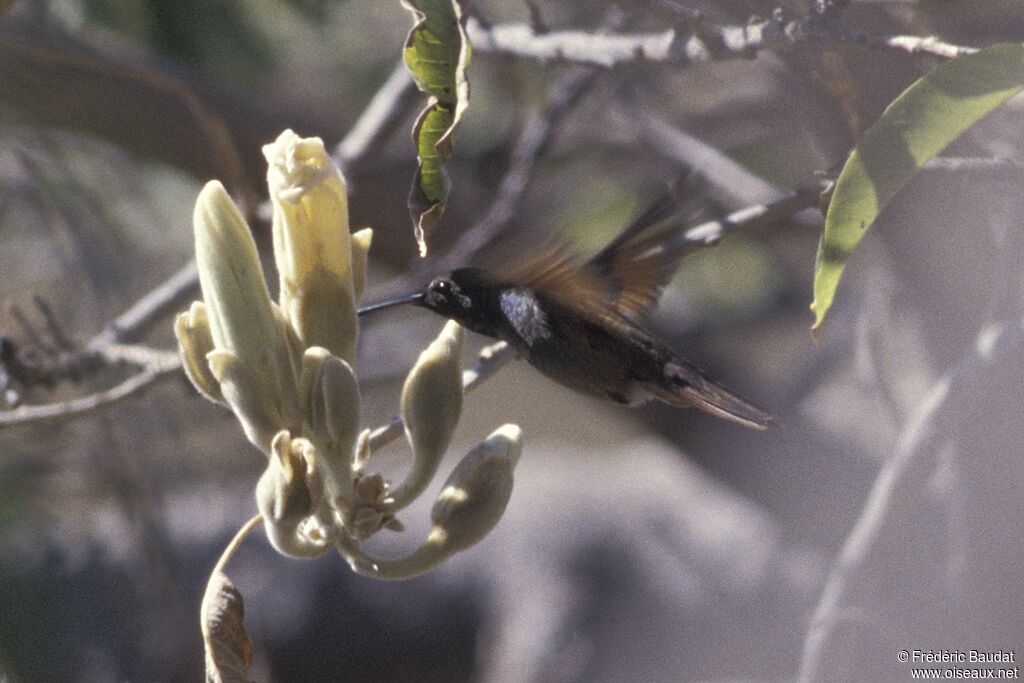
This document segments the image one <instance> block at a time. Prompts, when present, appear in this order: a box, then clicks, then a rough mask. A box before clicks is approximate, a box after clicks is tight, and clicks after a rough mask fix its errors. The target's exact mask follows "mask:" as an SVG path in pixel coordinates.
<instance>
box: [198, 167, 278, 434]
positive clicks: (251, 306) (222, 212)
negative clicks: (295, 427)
mask: <svg viewBox="0 0 1024 683" xmlns="http://www.w3.org/2000/svg"><path fill="white" fill-rule="evenodd" d="M194 227H195V238H196V263H197V265H198V269H199V282H200V284H201V285H202V290H203V299H204V301H205V313H206V318H207V321H208V326H209V330H210V338H211V340H212V342H213V349H214V350H213V351H211V352H209V353H208V354H207V361H208V362H209V364H210V366H209V367H210V371H211V374H212V375H213V377H214V378H215V379H216V380H217V381H218V383H219V384H220V394H221V396H223V399H224V400H225V401H226V402H227V404H228V405H229V406H231V408H232V409H233V410H234V411H235V413H236V414H237V415H238V417H239V420H240V421H241V422H242V426H243V427H244V428H245V432H246V435H247V436H248V437H249V440H250V441H252V442H253V443H254V444H256V446H258V447H259V448H260V449H262V450H263V451H264V452H265V453H268V452H269V449H270V440H271V439H272V438H273V435H274V434H276V433H277V431H278V430H280V429H282V428H285V427H287V426H289V425H290V424H292V423H293V422H294V418H293V414H294V412H295V411H294V407H293V406H294V404H295V403H296V398H297V397H296V396H295V378H294V368H293V363H292V361H291V359H290V356H291V352H290V351H289V343H288V339H287V335H286V334H285V333H284V330H283V329H282V328H281V327H280V325H279V323H278V321H277V317H276V315H275V312H274V308H273V304H272V303H271V301H270V295H269V293H268V292H267V285H266V282H265V281H264V279H263V270H262V268H261V267H260V262H259V255H258V253H257V251H256V243H255V242H254V241H253V239H252V235H251V233H250V232H249V227H248V226H247V225H246V224H245V220H244V219H243V218H242V215H241V214H240V213H239V211H238V208H237V207H236V206H235V203H234V202H233V201H231V198H230V197H229V196H228V194H227V192H226V191H225V190H224V187H223V186H222V185H221V184H220V183H219V182H217V181H211V182H209V183H207V184H206V186H205V187H204V188H203V190H202V191H201V192H200V193H199V197H198V199H197V200H196V208H195V214H194ZM186 362H188V359H186ZM200 375H201V373H197V376H200Z"/></svg>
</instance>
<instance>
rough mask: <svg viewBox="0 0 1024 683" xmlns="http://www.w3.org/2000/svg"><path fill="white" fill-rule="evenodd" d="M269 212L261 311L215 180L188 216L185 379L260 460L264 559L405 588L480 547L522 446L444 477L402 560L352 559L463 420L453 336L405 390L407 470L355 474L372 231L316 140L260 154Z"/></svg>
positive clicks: (362, 462)
mask: <svg viewBox="0 0 1024 683" xmlns="http://www.w3.org/2000/svg"><path fill="white" fill-rule="evenodd" d="M263 152H264V154H265V156H266V158H267V161H268V163H269V167H270V168H269V172H268V174H267V181H268V185H269V188H270V197H271V201H272V203H273V209H274V218H273V236H274V258H275V260H276V263H277V269H278V272H279V274H280V290H279V291H280V295H279V300H278V302H277V303H274V302H273V301H271V299H270V294H269V291H268V289H267V285H266V281H265V279H264V276H263V270H262V268H261V266H260V261H259V256H258V254H257V251H256V245H255V242H254V241H253V238H252V235H251V234H250V231H249V227H248V226H247V225H246V223H245V220H244V219H243V218H242V215H241V214H240V213H239V211H238V208H237V207H236V206H235V203H234V202H233V201H232V200H231V198H230V197H229V196H228V194H227V192H226V191H225V190H224V187H223V186H222V185H221V184H220V183H219V182H216V181H213V182H210V183H208V184H207V185H206V187H204V188H203V190H202V192H200V194H199V198H198V199H197V201H196V208H195V215H194V225H195V238H196V259H197V263H198V267H199V279H200V284H201V285H202V292H203V301H197V302H194V303H193V304H192V306H191V307H190V308H189V310H188V311H186V312H185V313H181V314H180V315H179V316H178V317H177V319H176V321H175V326H174V331H175V334H176V336H177V339H178V345H179V350H180V352H181V356H182V359H183V361H184V367H185V370H186V373H187V374H188V377H189V379H190V380H192V383H193V384H194V385H195V387H196V389H198V390H199V392H200V393H201V394H202V395H203V396H205V397H206V398H208V399H210V400H211V401H214V402H217V403H221V404H223V405H226V406H227V407H229V408H230V409H231V410H232V411H234V413H235V415H236V417H237V418H238V421H239V422H240V423H241V424H242V428H243V430H244V431H245V435H246V436H247V437H248V439H249V441H251V442H252V443H253V444H254V445H255V446H256V447H257V448H259V449H260V450H261V451H263V453H264V454H266V456H267V458H268V464H267V469H266V471H265V472H264V473H263V476H262V477H261V478H260V480H259V483H258V485H257V487H256V502H257V505H258V507H259V511H260V514H261V515H262V517H263V522H264V527H265V529H266V533H267V537H268V538H269V539H270V542H271V544H273V546H274V548H276V549H277V550H278V551H279V552H281V553H283V554H285V555H288V556H292V557H316V556H319V555H321V554H323V553H324V552H326V551H328V550H329V549H331V548H335V549H337V550H338V551H339V552H340V553H341V554H342V555H343V556H344V557H345V559H346V560H347V561H348V563H349V565H350V566H352V568H353V569H354V570H356V571H358V572H360V573H362V574H366V575H370V576H375V577H379V578H383V579H400V578H406V577H410V576H415V575H416V574H419V573H422V572H424V571H427V570H429V569H431V568H432V567H436V566H437V565H438V564H440V563H441V562H443V561H444V560H445V559H446V558H447V557H449V556H450V555H451V554H453V553H455V552H457V551H459V550H463V549H465V548H468V547H469V546H471V545H473V544H474V543H476V542H478V541H479V540H480V539H482V538H483V537H484V536H485V535H486V534H487V533H488V532H489V531H490V530H491V529H492V528H493V527H494V525H495V524H496V523H497V521H498V519H499V518H500V517H501V515H502V513H503V512H504V510H505V506H506V504H507V503H508V500H509V497H510V495H511V491H512V479H513V470H514V468H515V464H516V461H517V459H518V457H519V453H520V450H521V433H520V430H519V428H518V427H516V426H515V425H505V426H503V427H501V428H500V429H498V430H497V431H495V432H494V433H493V434H492V435H491V436H490V437H488V438H487V439H486V440H485V441H483V442H482V443H481V444H479V445H478V446H476V447H475V448H474V449H473V450H471V451H470V453H469V454H468V455H466V456H465V457H464V458H463V459H462V461H461V462H460V463H459V464H458V465H457V466H456V467H455V469H454V471H453V472H452V474H451V476H450V477H449V478H448V480H447V482H446V483H445V485H444V487H443V489H442V490H441V493H440V495H439V496H438V498H437V501H436V502H435V504H434V507H433V510H432V512H431V520H432V523H433V528H432V530H431V532H430V535H429V537H428V538H427V540H426V541H425V542H424V543H423V544H422V545H421V546H420V547H419V548H418V549H417V550H415V551H414V552H413V553H411V554H410V555H408V556H406V557H401V558H397V559H377V558H373V557H371V556H369V555H368V554H366V552H365V551H364V550H363V549H362V548H361V547H360V544H361V542H362V541H363V540H365V539H367V538H369V537H370V536H372V535H373V534H374V533H376V532H377V531H379V530H380V529H382V528H388V529H393V530H401V528H402V525H401V523H400V522H399V521H398V519H397V517H396V515H397V513H398V512H399V511H400V510H401V509H402V508H404V507H406V506H407V505H409V504H410V503H411V502H412V501H414V500H415V499H416V498H418V497H419V496H420V495H421V494H422V493H423V492H424V490H425V489H426V488H427V486H428V485H429V483H430V481H431V480H432V479H433V477H434V475H435V474H436V472H437V469H438V466H439V465H440V462H441V459H442V458H443V456H444V454H445V452H446V451H447V449H448V446H449V443H450V441H451V438H452V433H453V432H454V430H455V426H456V424H457V423H458V420H459V415H460V413H461V411H462V398H463V389H462V371H461V359H462V345H463V330H462V328H461V327H459V326H458V324H456V323H454V322H449V323H447V324H446V325H445V327H444V329H443V331H442V332H441V334H440V336H439V337H438V338H437V340H436V341H434V342H433V343H432V344H431V345H430V346H429V347H428V348H427V349H426V350H425V351H423V353H422V354H420V357H419V360H418V361H417V362H416V364H415V366H414V367H413V369H412V371H411V372H410V373H409V376H408V378H407V379H406V381H405V386H404V388H403V391H402V399H401V410H402V418H403V421H404V423H405V434H406V438H407V440H408V442H409V445H410V447H411V449H412V454H413V462H412V467H411V469H410V472H409V474H408V475H407V476H406V478H405V480H404V481H402V482H401V483H400V484H398V485H397V486H395V487H394V488H392V487H391V486H389V485H388V483H387V482H385V480H384V478H383V477H382V476H381V475H380V474H369V473H367V472H365V471H364V470H365V467H366V463H367V460H368V459H369V457H370V455H371V454H370V452H369V450H370V431H369V430H362V429H361V428H360V424H361V423H360V415H359V384H358V381H357V379H356V374H355V372H354V370H353V364H354V361H355V349H356V341H357V338H358V334H359V323H358V305H359V302H360V300H361V298H362V293H363V288H364V284H365V281H366V263H367V252H368V250H369V248H370V241H371V239H372V237H373V233H372V231H371V230H370V229H365V230H361V231H359V232H356V233H354V234H351V235H350V234H349V224H348V205H347V196H346V189H345V181H344V178H343V177H342V175H341V172H340V171H339V170H338V168H337V167H336V166H335V165H334V164H333V163H332V162H331V160H330V157H329V156H328V155H327V153H326V150H325V149H324V144H323V142H322V141H321V140H320V139H319V138H300V137H298V136H297V135H296V134H295V133H293V132H292V131H290V130H287V131H285V132H284V133H282V134H281V135H280V136H279V137H278V139H277V140H276V141H275V142H274V143H273V144H270V145H267V146H266V147H264V148H263Z"/></svg>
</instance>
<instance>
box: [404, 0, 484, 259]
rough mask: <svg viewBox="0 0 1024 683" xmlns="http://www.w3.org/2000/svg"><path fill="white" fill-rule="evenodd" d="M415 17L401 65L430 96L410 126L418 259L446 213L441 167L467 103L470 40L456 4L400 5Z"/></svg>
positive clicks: (428, 0)
mask: <svg viewBox="0 0 1024 683" xmlns="http://www.w3.org/2000/svg"><path fill="white" fill-rule="evenodd" d="M402 4H403V5H405V6H406V7H407V8H409V10H411V11H412V13H413V14H414V15H415V17H416V25H415V26H413V28H412V30H411V31H409V37H408V38H407V39H406V41H405V52H404V57H405V64H406V66H408V67H409V71H411V72H412V75H413V77H414V78H415V79H416V83H417V84H418V85H419V87H420V89H421V90H423V91H424V92H428V93H430V101H429V102H428V103H427V108H426V109H424V110H423V112H422V113H421V114H420V116H419V119H418V120H417V121H416V125H415V126H414V127H413V132H412V134H413V141H414V142H415V144H416V153H417V155H418V156H419V167H418V169H417V170H416V176H415V178H414V179H413V183H412V189H411V190H410V191H409V211H410V213H411V214H412V220H413V224H414V226H415V233H416V241H417V243H418V244H419V247H420V254H421V255H426V253H427V242H426V235H427V233H428V232H430V230H431V229H432V228H433V226H434V225H435V224H436V223H437V221H438V220H439V219H440V218H441V214H442V213H443V212H444V206H445V202H446V201H447V199H448V191H449V189H450V187H451V182H450V180H449V178H448V171H447V169H446V168H445V163H446V162H447V160H448V157H449V156H451V152H452V138H453V137H454V135H455V129H456V128H458V125H459V121H460V120H461V119H462V114H463V112H465V110H466V105H467V104H468V103H469V82H468V81H467V80H466V66H467V65H468V64H469V53H470V48H469V39H468V38H467V37H466V32H465V29H464V28H463V26H462V11H461V9H460V8H459V3H458V2H457V1H456V0H402Z"/></svg>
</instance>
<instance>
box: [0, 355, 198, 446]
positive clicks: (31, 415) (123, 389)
mask: <svg viewBox="0 0 1024 683" xmlns="http://www.w3.org/2000/svg"><path fill="white" fill-rule="evenodd" d="M106 352H107V353H109V354H110V361H111V362H113V361H115V360H120V361H126V362H132V363H136V362H138V361H140V360H142V359H143V358H145V359H146V362H145V364H144V365H142V370H141V371H140V372H138V373H136V374H134V375H132V376H131V377H129V378H128V379H126V380H124V381H123V382H121V383H120V384H118V385H116V386H114V387H111V388H110V389H107V390H105V391H99V392H96V393H94V394H90V395H88V396H83V397H81V398H76V399H72V400H70V401H60V402H58V403H47V404H43V405H23V406H20V407H18V408H15V409H13V410H6V411H0V429H2V428H4V427H11V426H14V425H19V424H25V423H28V422H35V421H38V420H50V419H54V418H63V417H71V416H75V415H81V414H82V413H88V412H92V411H94V410H98V409H100V408H105V407H109V406H111V405H113V404H115V403H117V402H119V401H123V400H124V399H126V398H128V397H129V396H132V395H134V394H136V393H138V392H139V391H141V390H142V389H145V388H146V387H149V386H151V385H153V384H155V383H156V381H157V380H158V379H161V378H163V377H167V376H170V375H171V374H172V373H177V372H178V370H180V369H181V361H180V360H179V358H178V354H177V353H175V352H173V351H159V350H156V349H150V348H149V347H144V346H136V347H129V346H120V345H115V346H112V347H109V348H108V349H107V350H106ZM129 359H131V360H130V361H129Z"/></svg>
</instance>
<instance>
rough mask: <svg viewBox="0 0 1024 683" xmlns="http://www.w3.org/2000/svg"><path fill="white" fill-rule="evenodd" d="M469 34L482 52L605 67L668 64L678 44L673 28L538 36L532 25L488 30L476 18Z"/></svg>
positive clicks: (467, 24)
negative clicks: (647, 63) (674, 47)
mask: <svg viewBox="0 0 1024 683" xmlns="http://www.w3.org/2000/svg"><path fill="white" fill-rule="evenodd" d="M466 33H467V34H468V35H469V40H470V42H472V44H473V49H474V50H478V51H480V52H493V53H496V54H509V55H514V56H516V57H523V58H527V59H536V60H538V61H541V62H553V61H567V62H578V63H582V64H593V65H596V66H603V67H611V66H615V65H616V64H620V63H623V62H631V61H649V62H664V61H668V60H669V59H670V58H671V56H672V55H671V51H672V49H673V46H675V44H676V32H675V31H674V30H672V29H669V30H667V31H663V32H661V33H633V34H624V33H620V34H603V35H602V34H598V33H588V32H586V31H552V32H547V33H538V32H537V31H536V30H535V29H534V27H533V26H530V25H529V24H498V25H496V26H490V27H485V26H483V25H482V24H481V23H480V22H479V21H477V20H476V18H475V17H470V18H469V19H468V20H467V21H466Z"/></svg>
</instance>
